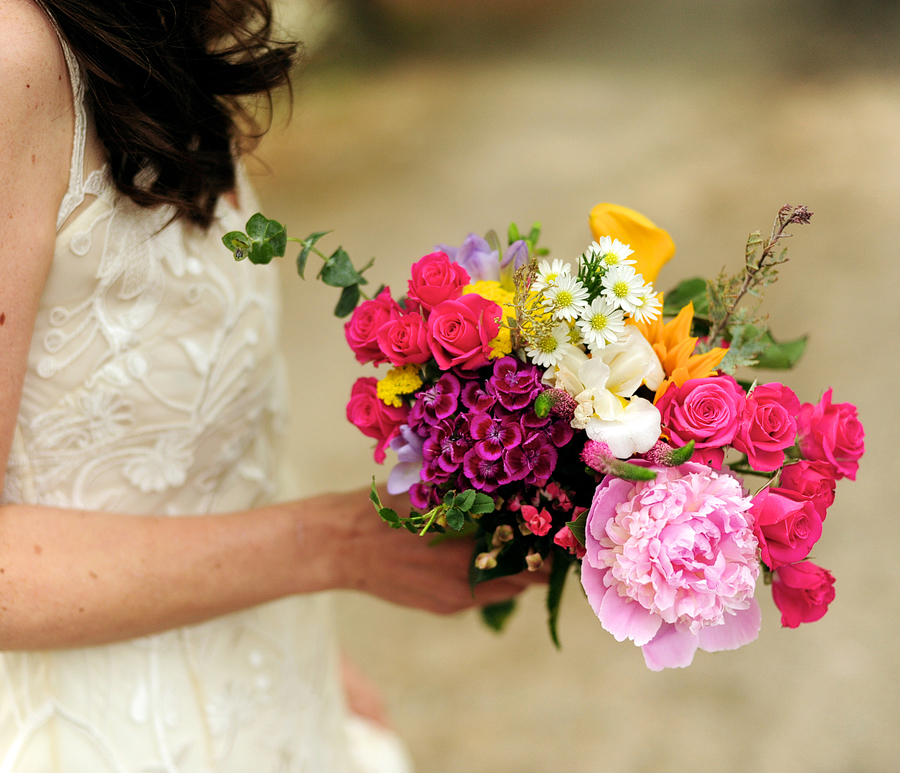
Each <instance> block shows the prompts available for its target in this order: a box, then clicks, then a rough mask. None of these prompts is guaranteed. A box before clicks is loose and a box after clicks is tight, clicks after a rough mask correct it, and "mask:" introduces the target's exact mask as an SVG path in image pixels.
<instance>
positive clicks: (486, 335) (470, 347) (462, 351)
mask: <svg viewBox="0 0 900 773" xmlns="http://www.w3.org/2000/svg"><path fill="white" fill-rule="evenodd" d="M502 313H503V312H502V310H501V309H500V307H499V306H498V305H497V304H496V303H494V302H493V301H489V300H487V299H486V298H482V297H481V296H480V295H477V294H476V293H470V294H469V295H463V296H462V297H460V298H458V299H457V300H454V301H444V302H443V303H441V304H439V305H437V306H435V307H434V309H433V310H432V312H431V316H429V317H428V344H429V346H430V347H431V352H432V354H433V355H434V359H435V360H436V361H437V364H438V367H439V368H440V369H441V370H449V369H450V368H452V367H453V366H454V365H458V366H459V367H460V368H462V369H463V370H475V369H477V368H480V367H481V366H482V365H486V364H487V363H488V361H489V360H488V355H490V353H491V347H490V342H491V341H492V340H493V339H494V338H496V337H497V333H499V332H500V322H499V320H500V317H501V316H502Z"/></svg>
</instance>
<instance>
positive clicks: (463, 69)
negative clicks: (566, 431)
mask: <svg viewBox="0 0 900 773" xmlns="http://www.w3.org/2000/svg"><path fill="white" fill-rule="evenodd" d="M787 9H790V11H791V15H790V17H789V18H788V17H787V15H786V11H787ZM864 15H865V16H866V18H862V16H864ZM896 31H897V25H896V10H895V8H894V5H893V4H892V3H888V2H875V0H868V2H862V3H856V4H851V3H849V2H848V3H846V4H841V3H839V2H837V1H836V0H835V1H834V2H824V0H823V2H818V3H816V2H800V3H796V4H794V3H791V4H786V3H776V2H763V1H762V0H756V1H753V2H751V1H749V0H748V2H745V3H743V4H742V3H737V2H719V3H713V2H702V1H701V0H693V1H690V2H689V1H688V0H685V1H684V2H670V1H666V2H653V0H636V1H635V2H623V3H616V4H613V3H603V2H585V3H581V4H575V5H574V6H572V7H571V8H570V10H569V11H568V12H567V14H565V15H562V16H560V18H552V17H551V21H547V20H546V19H545V21H544V22H542V23H541V25H540V28H539V29H537V30H529V31H525V32H523V31H521V30H518V31H517V32H515V34H503V35H501V34H500V33H499V32H498V33H497V36H496V37H497V40H500V39H502V43H501V42H498V43H497V44H496V45H487V44H485V40H487V41H490V40H491V39H492V38H491V36H490V35H485V36H484V37H483V38H482V39H480V40H476V37H477V36H473V35H471V34H470V31H466V33H465V34H466V39H465V40H460V41H456V43H457V44H455V43H454V41H453V36H452V35H449V34H448V35H444V36H436V38H435V42H434V43H433V46H430V45H429V46H426V45H419V46H417V45H410V44H409V41H408V40H407V42H406V46H405V50H404V51H402V52H391V51H390V50H389V47H387V49H386V47H385V46H384V43H383V42H382V43H381V48H380V49H378V52H377V55H376V54H374V53H373V54H371V56H370V61H369V63H368V64H367V63H366V60H367V56H369V55H368V54H366V55H360V56H356V57H353V56H349V55H348V56H347V61H346V62H342V61H341V56H342V54H338V55H333V56H332V57H331V58H330V59H329V58H327V57H326V58H325V60H324V61H322V62H319V63H317V62H315V61H314V62H313V63H311V65H310V66H309V67H308V68H307V70H306V72H305V73H304V75H303V77H302V78H301V79H300V80H299V81H298V89H297V93H296V101H295V108H294V115H293V120H292V122H291V123H290V125H289V126H288V127H287V128H285V127H283V126H279V127H276V129H275V130H274V131H273V132H272V133H271V134H270V135H269V136H268V138H267V139H266V140H265V141H264V143H263V145H262V146H261V148H260V151H259V159H260V162H261V163H259V164H257V172H258V173H259V172H260V171H261V169H262V167H263V166H264V165H267V166H268V171H266V172H265V173H259V174H258V175H257V176H256V177H255V183H256V186H257V188H258V190H259V192H260V197H261V199H262V201H263V203H264V211H266V213H267V214H268V215H269V216H271V217H277V218H279V219H282V220H283V221H284V222H286V223H288V224H289V227H290V230H291V232H292V233H294V234H296V235H301V232H302V234H305V233H308V232H311V231H315V230H325V229H333V230H334V231H335V234H334V235H332V236H330V237H328V239H329V240H330V241H328V242H326V243H325V244H326V245H327V246H328V247H330V248H332V249H333V248H334V247H336V246H337V244H338V243H340V244H343V246H344V247H345V248H346V249H347V250H348V251H349V252H350V254H351V255H353V256H355V257H357V258H359V259H366V258H368V257H370V256H373V255H374V256H376V257H377V262H376V265H375V267H374V268H373V269H372V270H371V271H370V273H369V275H370V277H373V279H374V281H375V283H376V284H378V283H379V282H381V281H383V282H385V283H387V284H389V285H391V286H392V287H393V288H394V289H395V290H399V289H400V288H401V287H402V285H403V283H404V282H405V279H406V276H407V271H408V267H409V265H410V264H411V263H412V262H413V261H415V260H416V259H418V258H419V257H420V256H421V255H423V254H425V253H427V252H430V251H432V249H433V247H434V245H436V244H437V243H447V244H458V243H460V242H461V241H462V239H463V238H464V237H465V236H466V234H467V233H468V232H470V231H475V232H479V233H484V232H486V231H487V230H488V229H490V228H495V229H497V230H498V231H501V232H502V231H503V230H504V229H505V228H506V227H507V225H508V224H509V222H510V221H515V222H517V223H518V224H519V225H521V226H530V225H531V223H532V222H535V221H540V222H541V224H542V225H543V234H544V236H543V241H544V243H545V244H546V245H547V246H550V247H551V248H552V250H553V255H555V256H556V257H566V258H574V257H575V256H577V255H578V254H579V253H580V252H581V251H582V250H583V249H584V247H585V246H586V245H587V244H588V242H589V240H590V236H589V232H588V229H587V214H588V212H589V211H590V209H591V208H592V207H593V205H594V204H596V203H598V202H600V201H612V202H617V203H621V204H625V205H628V206H631V207H633V208H635V209H638V210H640V211H642V212H644V213H645V214H647V215H648V216H649V217H651V218H652V219H653V220H654V221H656V222H657V223H658V224H659V225H661V226H663V227H665V228H666V229H667V230H668V231H669V232H670V233H671V235H672V237H673V239H674V241H675V243H676V245H677V246H678V253H677V255H676V257H675V259H674V260H673V261H672V262H671V263H670V264H669V265H668V266H667V267H666V268H665V269H664V271H663V273H662V275H661V276H660V279H659V281H658V282H657V286H658V287H659V288H661V289H666V288H667V287H670V286H672V285H674V284H675V283H676V282H677V281H679V280H680V279H683V278H686V277H689V276H694V275H701V276H707V277H709V276H712V275H714V274H715V273H717V272H718V271H719V270H720V269H721V268H723V266H727V267H729V268H731V269H732V270H737V269H738V267H739V265H740V261H741V259H742V251H743V244H744V240H745V239H746V236H747V233H748V232H749V231H752V230H757V229H763V230H765V229H768V228H769V227H770V225H771V222H772V219H773V217H774V215H775V212H776V211H777V210H778V208H779V207H780V206H781V205H782V204H785V203H793V204H801V203H802V204H806V205H808V206H809V208H810V209H811V210H813V212H814V213H815V214H814V217H813V219H812V223H811V224H810V225H809V226H806V227H804V228H802V229H799V230H798V232H797V234H796V236H795V237H794V238H793V239H792V240H791V241H790V243H789V254H790V257H791V261H790V263H789V264H788V265H786V266H785V267H784V268H783V271H782V276H781V279H780V281H779V282H778V284H777V285H775V286H774V287H773V288H771V290H770V292H768V295H767V301H766V305H767V308H768V311H769V314H770V318H771V324H772V329H773V331H774V332H775V334H776V336H779V337H783V338H790V337H794V336H797V335H800V334H803V333H809V334H810V335H811V340H810V344H809V347H808V350H807V353H806V356H805V357H804V359H803V360H802V361H801V363H800V364H799V366H798V367H797V368H796V369H795V370H794V371H793V372H792V373H790V374H789V375H787V376H786V377H785V380H786V382H787V383H788V384H789V385H790V386H791V387H792V388H793V389H794V390H795V391H796V392H797V394H798V395H799V396H800V398H801V400H806V401H815V400H817V399H818V398H819V396H820V395H821V393H822V392H823V391H824V390H825V389H826V388H827V387H829V386H831V387H833V388H834V399H835V401H836V402H845V401H846V402H852V403H855V404H856V405H857V406H858V407H859V413H860V418H861V420H862V421H863V423H864V425H865V427H866V429H867V446H866V447H867V451H866V456H865V458H864V459H863V463H862V466H861V469H860V473H859V477H858V479H857V481H856V482H855V483H854V482H851V481H843V482H842V483H841V484H840V485H839V487H838V493H837V501H836V502H835V504H834V506H833V507H832V508H831V510H830V511H829V515H828V520H827V521H826V524H825V531H824V536H823V538H822V540H821V541H820V542H819V543H818V545H817V546H816V548H815V556H814V558H815V559H816V561H817V562H818V563H820V564H822V565H824V566H826V567H828V568H829V569H830V570H831V571H832V572H833V574H834V575H835V577H836V578H837V584H836V590H837V598H836V600H835V601H834V603H833V604H832V606H831V609H830V610H829V612H828V614H827V615H826V616H825V617H824V618H823V619H822V620H821V621H819V622H817V623H814V624H810V625H804V626H802V627H801V628H800V629H797V630H788V629H782V628H781V627H780V625H779V616H778V612H777V610H776V609H775V607H774V605H773V603H772V601H771V598H770V594H769V592H768V590H767V589H765V588H762V589H761V598H760V602H761V606H762V608H763V628H762V632H761V634H760V637H759V639H758V641H756V642H755V643H753V644H751V645H749V646H746V647H744V648H742V649H741V650H738V651H736V652H727V653H717V654H706V653H698V655H697V657H696V658H695V660H694V664H693V665H692V666H691V667H690V668H688V669H684V670H672V671H668V672H664V673H651V672H650V671H648V670H647V669H646V667H645V666H644V663H643V658H642V656H641V653H640V651H639V650H638V649H637V648H635V647H634V646H632V645H631V644H630V643H627V642H625V643H616V642H615V641H614V639H613V638H612V637H611V636H610V635H609V634H607V633H606V632H605V631H603V629H602V628H601V627H600V624H599V622H598V621H597V620H596V618H595V617H594V616H593V614H592V613H591V611H590V608H589V607H588V605H587V604H586V603H585V602H584V599H583V597H582V594H581V591H580V589H579V588H578V587H577V586H576V585H575V584H574V583H570V587H569V588H568V591H567V594H566V598H565V599H564V605H563V610H562V617H561V621H560V634H561V637H562V644H563V646H562V650H561V651H560V652H557V651H555V650H554V648H553V647H552V645H551V644H550V641H549V638H548V636H547V632H546V628H545V625H544V617H545V616H544V611H543V606H542V605H543V598H542V594H541V592H540V591H539V590H532V591H530V592H529V593H528V594H526V595H525V597H524V598H523V600H522V603H521V606H520V609H519V611H518V613H517V615H516V616H515V618H514V619H513V620H512V622H511V624H510V626H509V628H508V630H507V631H506V632H505V633H504V634H503V635H501V636H495V635H494V634H492V633H490V632H488V631H487V630H485V629H484V628H482V627H481V625H480V623H479V621H478V620H477V618H476V616H475V615H474V614H463V615H460V616H456V617H450V618H437V617H431V616H429V615H426V614H424V613H419V612H413V611H408V610H404V609H399V608H396V607H393V606H391V605H388V604H385V603H381V602H379V601H376V600H372V599H370V598H367V597H362V596H358V595H354V594H340V595H339V596H338V598H337V617H338V625H339V628H340V631H341V634H342V638H343V640H344V642H345V646H346V648H347V649H348V651H349V652H350V653H351V654H352V655H353V656H354V657H356V659H357V660H358V661H359V662H360V663H361V664H362V665H363V666H364V667H365V668H366V669H367V670H368V671H369V672H370V674H371V675H372V676H373V677H374V678H375V679H376V680H377V681H379V682H380V683H381V685H383V688H384V691H385V694H386V697H387V700H388V703H389V705H390V708H391V711H392V713H393V716H394V719H395V722H396V725H397V727H398V729H399V731H400V732H401V734H402V735H403V736H404V737H405V738H406V740H407V742H408V745H409V748H410V750H411V753H412V755H413V757H414V759H415V761H416V764H417V768H418V770H419V771H421V772H422V773H458V772H459V771H470V772H471V773H486V772H487V771H517V772H520V773H531V772H532V771H534V772H535V773H537V772H538V771H540V772H542V773H543V772H545V771H555V770H560V771H568V773H605V772H607V771H610V772H618V771H625V773H631V772H634V773H644V772H647V773H651V772H653V773H655V772H656V771H674V772H676V773H677V772H680V771H685V772H686V771H696V770H701V771H717V773H732V772H734V773H743V772H744V771H759V770H783V771H791V772H792V773H876V772H877V773H882V772H885V773H886V772H887V771H896V770H900V733H898V732H897V727H898V723H900V684H898V678H900V648H898V647H897V645H896V640H895V639H894V638H893V637H894V636H895V635H897V634H898V623H897V620H898V618H900V570H898V548H900V533H898V532H900V519H898V508H897V505H896V504H891V502H890V497H891V496H892V495H891V494H890V486H888V485H887V483H888V482H889V481H890V479H891V478H892V477H893V475H895V474H896V470H894V468H893V462H892V461H891V460H892V459H893V457H891V456H890V453H893V452H891V451H890V449H891V447H895V446H896V442H897V437H898V430H900V427H898V412H897V410H896V407H891V406H896V403H895V402H894V398H892V397H891V396H890V389H891V388H892V387H891V386H890V385H891V384H893V383H895V381H897V380H900V365H898V358H897V354H898V345H897V335H898V333H900V324H898V323H900V311H898V309H900V305H898V303H897V300H896V296H895V294H894V293H896V292H897V288H898V285H900V260H898V258H900V246H898V225H900V218H898V206H897V203H898V201H900V163H898V162H900V71H898V69H897V56H896V54H897V51H896V46H895V44H894V43H893V41H894V40H896V39H897V38H896ZM460 34H461V35H462V34H463V33H462V32H461V33H460ZM469 43H470V44H471V45H468V44H469ZM363 53H366V52H365V51H363ZM350 60H353V61H352V62H351V61H350ZM291 272H292V268H291V266H290V265H286V266H285V277H284V278H285V282H284V284H285V336H286V347H287V349H288V351H289V353H290V356H291V370H292V373H291V375H292V378H293V385H294V396H295V397H294V414H295V417H294V419H295V422H296V425H297V427H298V428H299V430H300V431H299V432H297V433H295V436H294V438H293V443H292V445H293V448H292V454H293V458H294V460H295V463H296V469H297V473H298V475H299V476H300V478H301V480H302V482H303V483H304V486H305V488H306V490H307V491H310V492H312V491H320V490H324V489H334V488H342V489H346V488H351V487H355V486H359V485H365V484H366V483H367V481H369V480H370V479H371V476H372V475H376V476H379V477H381V478H384V477H386V475H387V471H388V470H387V469H385V468H379V467H377V466H376V465H375V464H374V463H373V462H372V458H371V448H370V444H369V442H368V441H367V439H365V438H363V437H362V436H361V435H360V434H359V433H358V432H357V430H355V429H354V428H353V427H352V426H350V425H349V424H347V423H346V422H345V420H344V405H345V402H346V399H347V396H348V395H349V390H350V385H351V384H352V383H353V381H354V380H355V379H356V378H357V377H358V376H360V375H363V374H362V372H361V369H360V368H359V367H358V365H357V364H356V362H355V360H354V359H353V357H352V354H351V353H350V352H349V350H348V349H347V348H346V346H345V344H344V342H343V331H342V326H341V324H340V323H338V322H337V321H336V320H334V319H333V318H332V317H331V316H330V309H331V307H332V305H333V304H334V302H335V300H336V296H335V294H334V292H333V291H331V290H330V289H327V288H323V287H321V286H316V285H315V284H314V283H312V282H310V281H307V282H306V283H305V284H304V283H301V282H300V281H299V280H298V279H297V277H296V276H295V275H292V274H291ZM773 375H776V374H765V373H762V374H759V377H760V379H761V381H764V380H766V379H767V378H768V377H771V376H773ZM879 406H881V407H879ZM310 438H314V439H315V440H310ZM373 517H374V514H373Z"/></svg>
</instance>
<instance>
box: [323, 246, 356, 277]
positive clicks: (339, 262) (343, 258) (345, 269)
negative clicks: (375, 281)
mask: <svg viewBox="0 0 900 773" xmlns="http://www.w3.org/2000/svg"><path fill="white" fill-rule="evenodd" d="M319 278H320V279H321V280H322V281H323V282H324V283H325V284H327V285H330V286H331V287H349V286H350V285H355V284H360V282H362V281H364V280H363V278H362V276H360V274H358V273H357V271H356V269H355V268H353V263H351V262H350V256H349V255H348V254H347V253H346V251H345V250H344V248H343V247H338V248H337V249H336V250H335V251H334V252H333V253H332V254H331V257H329V258H328V260H326V261H325V264H324V265H323V266H322V269H321V271H319Z"/></svg>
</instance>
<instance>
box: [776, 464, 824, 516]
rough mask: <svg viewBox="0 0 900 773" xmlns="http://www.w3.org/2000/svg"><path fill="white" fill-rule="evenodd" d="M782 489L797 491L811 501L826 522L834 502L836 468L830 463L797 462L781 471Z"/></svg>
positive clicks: (780, 484)
mask: <svg viewBox="0 0 900 773" xmlns="http://www.w3.org/2000/svg"><path fill="white" fill-rule="evenodd" d="M778 485H779V486H780V487H781V488H784V489H788V490H789V491H796V492H797V493H798V494H800V495H801V496H804V497H806V498H807V499H811V500H812V503H813V505H814V506H815V508H816V511H817V512H818V513H819V515H820V516H821V518H822V520H823V521H824V520H825V513H826V511H827V510H828V508H829V507H831V504H832V503H833V502H834V489H835V479H834V468H833V467H832V466H831V465H830V464H828V462H804V461H800V462H795V463H794V464H789V465H788V466H787V467H785V468H784V469H783V470H782V471H781V480H780V482H779V484H778Z"/></svg>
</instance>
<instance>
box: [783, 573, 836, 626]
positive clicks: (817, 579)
mask: <svg viewBox="0 0 900 773" xmlns="http://www.w3.org/2000/svg"><path fill="white" fill-rule="evenodd" d="M772 599H773V600H774V601H775V606H777V607H778V609H780V610H781V624H782V625H783V626H784V627H785V628H797V627H798V626H799V625H800V623H813V622H815V621H816V620H818V619H820V618H821V617H822V616H823V615H824V614H825V613H826V612H827V611H828V605H829V604H830V603H831V602H832V601H834V577H832V576H831V572H829V571H828V570H827V569H823V568H822V567H821V566H816V565H815V564H814V563H812V561H801V562H800V563H799V564H788V565H787V566H782V567H781V568H780V569H777V570H776V571H775V573H774V575H773V577H772Z"/></svg>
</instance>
